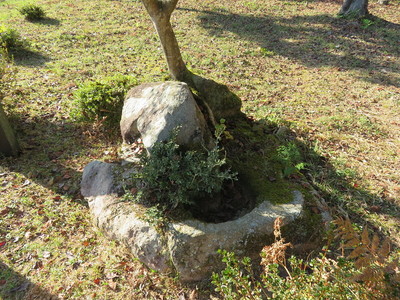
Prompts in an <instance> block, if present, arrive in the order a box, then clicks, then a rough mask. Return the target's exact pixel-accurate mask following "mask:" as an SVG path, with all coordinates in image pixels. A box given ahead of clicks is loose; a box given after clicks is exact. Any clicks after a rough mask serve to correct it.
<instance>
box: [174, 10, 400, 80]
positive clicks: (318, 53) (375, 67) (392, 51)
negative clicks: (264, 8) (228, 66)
mask: <svg viewBox="0 0 400 300" xmlns="http://www.w3.org/2000/svg"><path fill="white" fill-rule="evenodd" d="M180 9H181V10H190V11H197V10H192V9H184V8H180ZM197 12H199V13H200V14H199V16H198V18H199V20H200V24H201V26H203V27H204V28H205V29H207V30H208V31H209V33H210V34H211V35H215V36H222V35H224V33H225V32H231V33H234V34H236V35H237V36H238V37H239V38H240V39H246V40H249V41H252V42H255V43H257V44H258V45H259V46H260V47H261V48H262V49H264V50H265V53H267V55H268V56H271V57H273V56H274V55H280V56H284V57H288V58H290V59H294V60H296V61H297V62H299V63H301V64H303V65H305V66H307V67H312V68H318V67H325V66H330V67H335V68H338V69H339V70H343V71H345V70H358V71H360V72H359V73H360V75H359V76H360V77H361V78H362V79H363V80H366V81H369V82H373V83H379V84H384V85H388V86H395V87H400V78H399V77H398V76H393V75H391V74H390V73H391V72H392V73H394V74H398V73H399V72H400V63H399V62H400V44H399V40H400V25H399V24H394V23H390V22H387V21H384V20H381V19H379V18H376V17H373V18H372V20H371V22H372V23H371V22H368V21H365V23H362V22H361V23H360V22H357V21H351V20H346V19H341V18H337V17H333V16H331V15H317V16H292V17H287V18H285V17H272V16H268V15H265V16H253V15H240V14H235V13H229V12H225V11H224V12H220V11H208V10H205V11H197ZM386 58H387V59H386ZM393 58H397V60H396V59H393Z"/></svg>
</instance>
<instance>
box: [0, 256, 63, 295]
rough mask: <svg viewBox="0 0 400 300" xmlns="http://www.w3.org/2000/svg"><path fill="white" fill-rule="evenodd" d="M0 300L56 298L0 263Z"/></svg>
mask: <svg viewBox="0 0 400 300" xmlns="http://www.w3.org/2000/svg"><path fill="white" fill-rule="evenodd" d="M0 298H1V299H9V300H19V299H25V300H33V299H41V300H52V299H54V300H55V299H58V297H56V296H54V295H51V294H50V293H48V292H47V291H45V290H44V289H42V288H41V287H40V286H38V285H36V284H34V283H33V282H32V281H30V280H29V279H28V278H26V277H25V276H23V275H21V274H19V273H17V272H15V271H14V270H12V269H11V268H10V267H9V266H7V265H6V264H5V263H3V262H1V261H0Z"/></svg>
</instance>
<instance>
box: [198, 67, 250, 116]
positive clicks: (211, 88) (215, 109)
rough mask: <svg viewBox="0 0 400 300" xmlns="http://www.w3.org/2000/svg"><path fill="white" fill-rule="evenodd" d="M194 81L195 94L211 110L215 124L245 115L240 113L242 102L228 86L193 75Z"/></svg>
mask: <svg viewBox="0 0 400 300" xmlns="http://www.w3.org/2000/svg"><path fill="white" fill-rule="evenodd" d="M192 80H193V84H194V90H193V92H194V94H195V95H196V96H198V97H199V98H200V99H201V101H203V102H204V103H205V104H206V105H207V108H208V110H211V112H212V114H213V117H214V120H213V121H214V122H215V121H216V122H219V121H220V120H221V119H231V118H234V117H238V116H242V115H243V114H242V113H241V111H240V109H241V107H242V101H241V100H240V98H239V97H238V96H237V95H235V94H234V93H233V92H231V91H230V90H229V88H228V87H227V86H226V85H223V84H220V83H217V82H215V81H213V80H210V79H206V78H203V77H200V76H198V75H193V76H192ZM196 100H198V99H196ZM199 105H200V106H201V105H202V103H199ZM203 105H204V104H203Z"/></svg>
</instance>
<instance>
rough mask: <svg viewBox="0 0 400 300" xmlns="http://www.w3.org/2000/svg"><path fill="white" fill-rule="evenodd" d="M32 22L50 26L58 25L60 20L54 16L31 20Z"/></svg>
mask: <svg viewBox="0 0 400 300" xmlns="http://www.w3.org/2000/svg"><path fill="white" fill-rule="evenodd" d="M32 23H37V24H42V25H51V26H60V24H61V22H60V20H57V19H54V18H43V19H41V20H37V21H32Z"/></svg>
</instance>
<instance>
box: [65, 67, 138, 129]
mask: <svg viewBox="0 0 400 300" xmlns="http://www.w3.org/2000/svg"><path fill="white" fill-rule="evenodd" d="M136 84H137V81H136V79H135V78H134V77H132V76H126V75H115V76H113V77H108V78H104V79H103V80H98V81H90V82H86V83H84V84H82V85H81V86H80V87H79V89H78V90H77V91H76V92H75V94H74V98H75V99H74V102H73V105H74V108H73V109H72V111H71V117H72V118H73V119H76V120H79V121H102V122H103V123H104V124H105V125H106V126H113V125H116V124H118V123H119V121H120V117H121V111H122V106H123V104H124V98H125V94H126V92H127V91H128V89H129V88H130V87H132V86H133V85H136Z"/></svg>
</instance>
